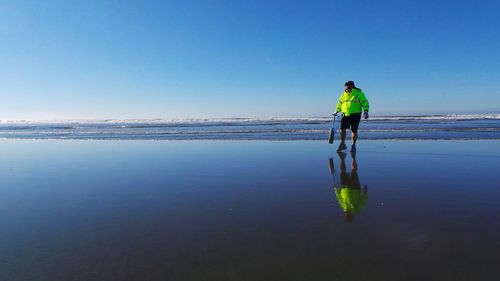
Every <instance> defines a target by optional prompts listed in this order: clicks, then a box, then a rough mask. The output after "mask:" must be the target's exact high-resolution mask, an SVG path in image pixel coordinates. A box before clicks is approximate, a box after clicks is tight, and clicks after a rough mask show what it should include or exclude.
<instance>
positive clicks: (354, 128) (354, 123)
mask: <svg viewBox="0 0 500 281" xmlns="http://www.w3.org/2000/svg"><path fill="white" fill-rule="evenodd" d="M359 121H361V113H359V114H353V115H352V116H351V139H352V146H351V152H356V141H357V140H358V126H359Z"/></svg>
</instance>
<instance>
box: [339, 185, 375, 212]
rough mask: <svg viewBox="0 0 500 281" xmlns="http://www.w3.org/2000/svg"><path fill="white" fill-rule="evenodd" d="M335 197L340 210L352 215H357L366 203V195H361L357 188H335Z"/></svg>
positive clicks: (364, 193)
mask: <svg viewBox="0 0 500 281" xmlns="http://www.w3.org/2000/svg"><path fill="white" fill-rule="evenodd" d="M335 195H336V196H337V200H338V201H339V205H340V207H341V208H342V210H344V212H347V211H350V212H351V213H352V214H353V215H356V214H358V213H359V212H360V211H361V210H362V209H363V208H364V207H365V205H366V201H368V193H366V192H363V193H362V192H361V190H360V189H359V188H356V189H353V188H348V187H342V188H335Z"/></svg>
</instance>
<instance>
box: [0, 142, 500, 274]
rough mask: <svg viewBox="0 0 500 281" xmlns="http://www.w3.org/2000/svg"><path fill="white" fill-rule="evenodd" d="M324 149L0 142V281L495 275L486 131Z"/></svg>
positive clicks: (498, 211)
mask: <svg viewBox="0 0 500 281" xmlns="http://www.w3.org/2000/svg"><path fill="white" fill-rule="evenodd" d="M335 147H336V146H333V145H328V144H327V143H326V141H325V142H315V141H296V142H293V141H292V142H268V141H234V142H231V141H159V142H158V141H41V140H3V141H0V148H1V150H2V160H1V161H0V226H1V231H0V249H1V250H0V280H40V281H43V280H50V281H58V280H64V281H66V280H108V281H110V280H135V281H140V280H162V281H163V280H180V281H182V280H196V281H199V280H500V269H499V267H498V263H499V262H500V256H499V255H498V253H499V252H500V241H499V237H500V204H498V202H499V200H500V172H499V171H500V170H499V166H500V141H361V142H360V143H359V145H358V152H357V153H356V155H351V154H350V153H347V154H345V155H338V154H337V153H336V152H335V151H334V149H335ZM353 156H354V157H353Z"/></svg>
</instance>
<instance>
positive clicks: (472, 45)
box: [0, 0, 500, 119]
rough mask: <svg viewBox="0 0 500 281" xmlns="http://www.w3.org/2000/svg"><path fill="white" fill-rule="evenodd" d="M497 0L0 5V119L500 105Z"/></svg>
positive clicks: (466, 109) (493, 108)
mask: <svg viewBox="0 0 500 281" xmlns="http://www.w3.org/2000/svg"><path fill="white" fill-rule="evenodd" d="M499 10H500V3H499V1H480V0H476V1H460V0H457V1H439V0H435V1H431V0H424V1H415V0H413V1H404V0H400V1H385V0H383V1H374V0H370V1H369V0H356V1H352V0H346V1H272V0H267V1H256V0H253V1H238V0H233V1H217V0H212V1H210V0H207V1H187V0H183V1H71V0H65V1H0V96H1V100H0V119H68V118H189V117H195V118H196V117H240V116H243V117H269V116H283V117H292V116H328V115H329V114H330V112H331V110H332V108H333V106H334V104H335V102H336V100H337V98H338V96H339V95H340V93H341V92H342V90H343V84H344V82H345V81H347V80H354V81H355V82H357V84H358V86H359V87H360V88H362V89H363V90H364V91H365V92H366V94H367V96H368V98H369V100H370V102H371V106H372V110H371V112H372V114H374V115H387V114H430V113H431V114H432V113H434V114H442V113H472V112H474V113H476V112H477V113H487V112H488V113H489V112H500V17H498V14H497V13H498V11H499Z"/></svg>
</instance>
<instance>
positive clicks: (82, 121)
mask: <svg viewBox="0 0 500 281" xmlns="http://www.w3.org/2000/svg"><path fill="white" fill-rule="evenodd" d="M331 118H332V117H330V116H325V117H293V118H287V117H267V118H246V117H240V118H184V119H169V118H155V119H60V120H0V124H230V123H247V124H251V123H273V122H325V121H330V120H331ZM491 119H500V114H497V113H492V114H448V115H420V116H371V117H370V119H369V120H370V121H383V120H388V121H399V120H401V121H404V120H408V121H411V120H416V121H418V120H436V121H439V120H444V121H445V120H491Z"/></svg>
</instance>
